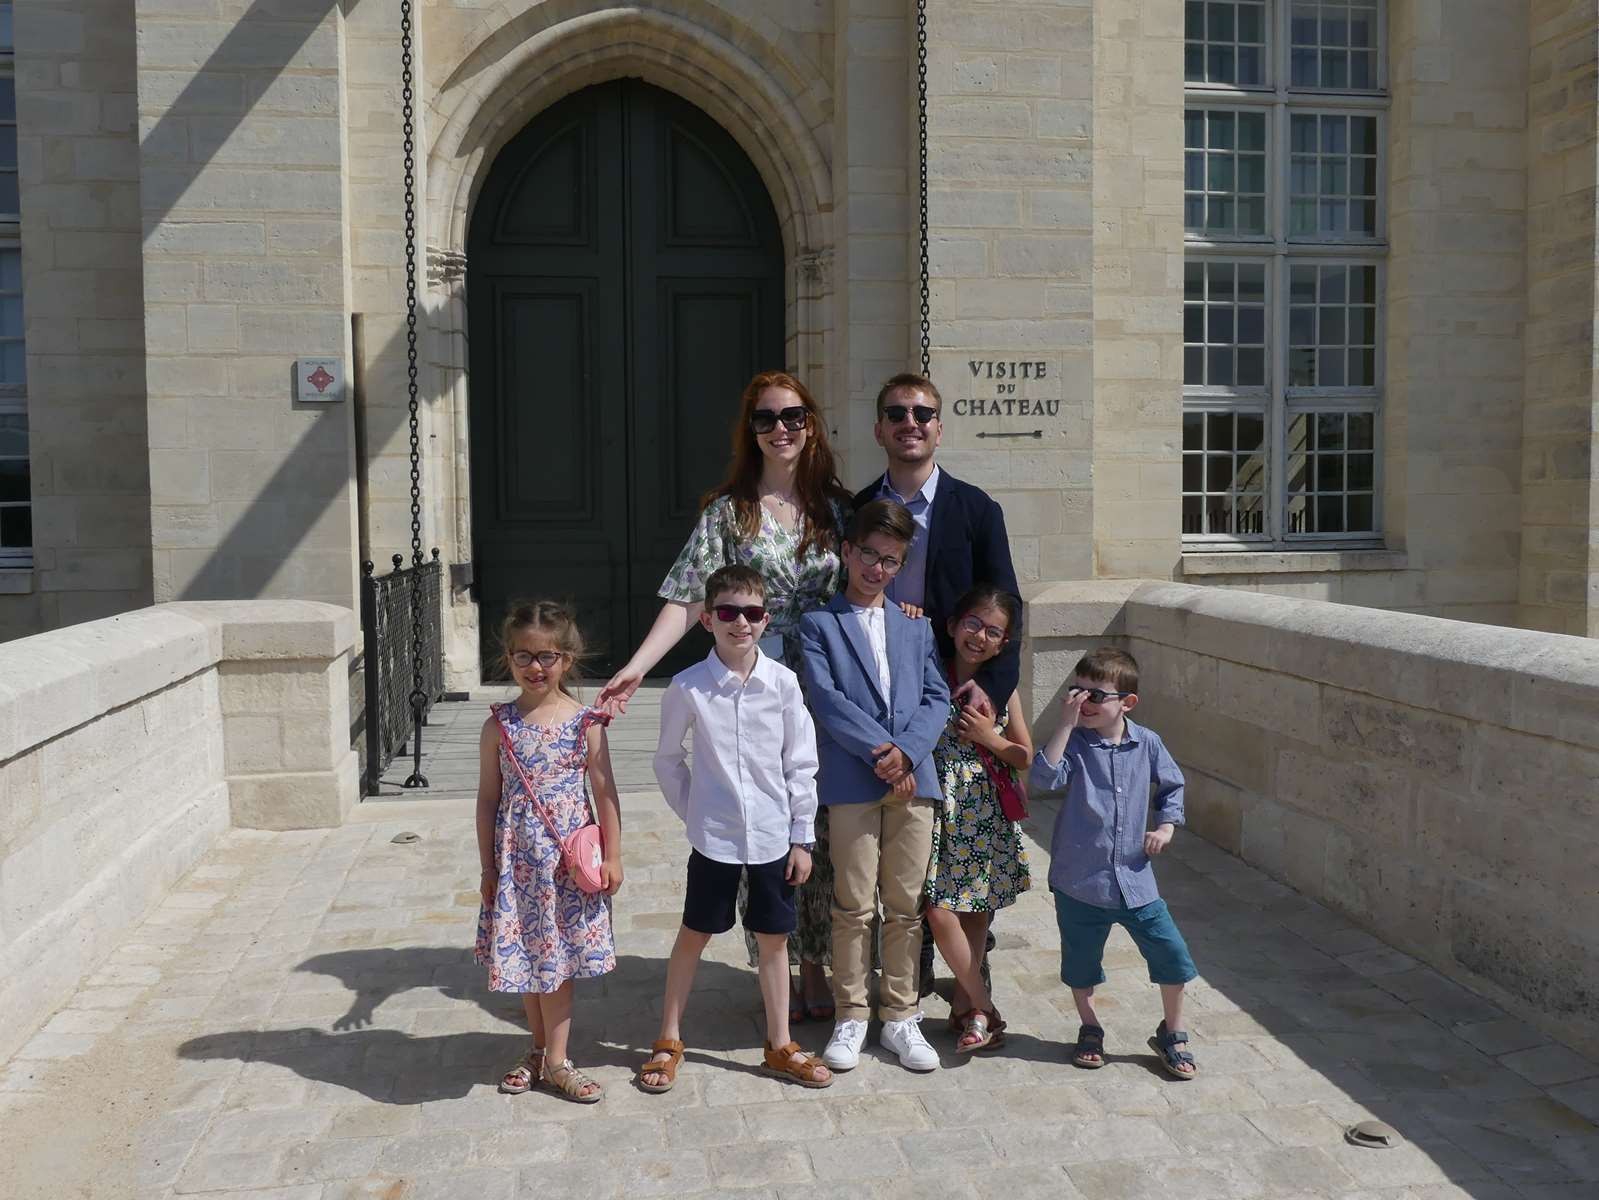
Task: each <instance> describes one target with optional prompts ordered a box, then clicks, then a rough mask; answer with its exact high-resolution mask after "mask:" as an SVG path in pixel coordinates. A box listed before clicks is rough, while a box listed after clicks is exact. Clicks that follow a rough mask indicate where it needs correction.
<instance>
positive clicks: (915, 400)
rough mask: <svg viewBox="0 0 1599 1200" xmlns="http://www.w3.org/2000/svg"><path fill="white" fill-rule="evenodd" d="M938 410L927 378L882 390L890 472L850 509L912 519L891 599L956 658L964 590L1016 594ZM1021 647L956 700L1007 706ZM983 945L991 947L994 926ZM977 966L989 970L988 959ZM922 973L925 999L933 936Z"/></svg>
mask: <svg viewBox="0 0 1599 1200" xmlns="http://www.w3.org/2000/svg"><path fill="white" fill-rule="evenodd" d="M943 412H944V399H943V397H942V396H940V395H939V394H938V388H936V387H935V386H933V381H932V380H931V379H928V378H927V377H926V376H925V375H914V374H904V375H895V376H894V377H893V378H892V379H890V380H888V382H886V383H884V384H883V386H882V387H881V388H879V389H878V391H877V424H876V425H874V426H873V427H872V436H874V437H875V438H876V439H877V444H878V445H879V446H881V447H882V448H883V452H884V453H885V454H886V455H887V456H888V469H887V470H886V471H885V472H884V473H883V474H881V475H879V476H878V477H877V478H876V479H874V480H873V481H872V482H871V483H870V484H868V485H867V486H866V487H865V488H863V489H862V490H861V491H860V492H859V493H858V494H857V495H856V497H855V507H856V508H859V507H860V506H861V505H863V504H865V503H867V502H868V501H870V500H877V499H880V498H883V499H890V500H896V501H898V502H899V503H901V504H903V505H905V507H906V509H907V510H908V511H909V512H910V514H911V517H912V518H913V519H914V520H915V522H916V537H915V539H914V540H913V541H912V543H911V548H910V552H909V554H908V555H907V561H906V563H905V565H904V567H902V568H901V569H900V572H899V574H898V575H897V576H896V577H895V578H894V582H893V583H892V584H891V585H890V587H889V590H888V598H889V599H890V600H894V601H897V602H899V603H902V604H910V605H912V606H913V607H915V608H919V609H921V610H922V611H923V612H924V613H925V614H926V615H927V616H928V618H929V619H931V621H932V623H933V635H934V636H935V637H936V638H937V639H938V653H939V657H940V658H941V659H942V660H944V661H946V662H947V661H949V660H950V659H951V658H953V657H954V654H955V644H954V639H953V638H951V637H950V633H949V618H950V617H951V616H953V615H954V609H955V602H956V601H957V600H959V599H960V598H961V596H963V595H964V594H965V593H966V591H967V589H968V588H970V587H972V586H973V585H974V584H978V583H990V584H993V585H994V586H996V587H1002V588H1004V589H1005V590H1006V591H1008V592H1011V593H1013V594H1014V595H1018V596H1019V595H1021V592H1020V590H1019V589H1018V588H1017V586H1016V568H1015V567H1014V566H1013V565H1012V563H1011V556H1010V538H1009V537H1008V536H1007V535H1006V533H1005V513H1004V511H1003V510H1002V509H1001V508H1000V507H999V505H998V504H996V503H995V502H994V498H993V497H992V496H990V495H989V494H988V493H987V492H985V491H983V489H982V488H980V487H975V486H973V485H972V484H969V483H965V482H963V481H962V480H959V479H956V478H955V477H954V476H953V475H951V474H950V473H949V472H948V471H944V470H942V469H940V467H939V466H938V463H937V461H936V454H937V451H938V444H939V442H940V441H941V440H942V438H943V435H944V425H943ZM1021 646H1022V640H1021V638H1019V637H1012V638H1010V639H1009V641H1007V642H1006V643H1005V648H1004V649H1003V650H1001V651H1000V652H999V653H998V654H997V655H995V656H994V657H993V658H991V659H989V660H988V662H987V663H985V664H984V665H983V667H982V669H981V670H979V671H978V672H977V678H976V679H974V680H973V681H972V682H971V683H968V684H966V685H964V686H963V687H962V688H960V689H959V690H958V691H957V692H956V693H955V695H956V698H957V699H959V700H961V701H962V702H963V703H965V704H970V705H972V706H973V707H975V708H977V709H979V710H981V711H983V712H986V713H989V714H994V713H999V712H1003V711H1004V710H1005V705H1006V704H1008V703H1009V702H1010V697H1011V693H1012V692H1014V691H1015V690H1016V685H1017V683H1018V682H1019V681H1020V679H1021ZM988 942H989V945H990V946H992V945H993V943H994V935H993V933H992V932H990V933H989V935H988ZM983 967H984V970H985V971H986V969H987V967H988V960H987V958H986V957H985V958H984V960H983ZM918 976H919V983H918V990H919V991H920V992H921V994H922V995H924V996H925V995H927V994H928V993H929V992H931V991H932V990H933V939H932V937H931V936H928V937H926V938H925V939H924V940H923V942H922V957H921V967H920V970H919V973H918Z"/></svg>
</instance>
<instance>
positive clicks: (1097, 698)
mask: <svg viewBox="0 0 1599 1200" xmlns="http://www.w3.org/2000/svg"><path fill="white" fill-rule="evenodd" d="M1066 694H1067V695H1068V696H1077V695H1081V696H1083V697H1084V698H1085V699H1087V700H1088V701H1090V702H1091V703H1093V704H1103V703H1105V701H1107V700H1121V699H1123V698H1124V697H1127V696H1131V695H1133V693H1132V692H1107V691H1105V690H1103V689H1102V688H1085V687H1074V688H1067V689H1066Z"/></svg>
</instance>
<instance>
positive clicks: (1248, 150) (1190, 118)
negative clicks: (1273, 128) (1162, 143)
mask: <svg viewBox="0 0 1599 1200" xmlns="http://www.w3.org/2000/svg"><path fill="white" fill-rule="evenodd" d="M1183 128H1184V137H1183V144H1184V152H1183V221H1184V225H1185V226H1186V228H1187V230H1188V232H1190V233H1198V234H1204V235H1206V236H1210V237H1262V236H1264V235H1265V233H1266V114H1265V113H1264V112H1262V111H1243V112H1240V111H1236V110H1233V109H1202V108H1191V109H1188V110H1187V111H1186V112H1185V114H1184V122H1183Z"/></svg>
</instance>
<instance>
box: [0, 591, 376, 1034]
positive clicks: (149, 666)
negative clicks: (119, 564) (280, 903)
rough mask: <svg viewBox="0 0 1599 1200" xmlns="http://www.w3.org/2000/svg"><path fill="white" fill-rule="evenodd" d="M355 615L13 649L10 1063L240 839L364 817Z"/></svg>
mask: <svg viewBox="0 0 1599 1200" xmlns="http://www.w3.org/2000/svg"><path fill="white" fill-rule="evenodd" d="M354 636H355V621H354V618H353V616H352V615H351V614H350V613H349V612H348V611H347V610H344V609H337V608H333V607H331V606H328V605H322V604H308V603H300V602H293V601H276V602H274V601H240V602H236V603H211V604H204V603H201V604H170V605H160V606H157V607H155V608H145V609H140V610H137V611H135V612H130V613H127V614H124V615H122V616H119V617H111V618H106V619H104V620H99V621H92V622H87V623H84V624H80V625H74V626H73V627H71V628H70V629H63V630H58V631H56V632H53V633H46V634H40V635H38V636H35V637H28V638H21V639H18V640H16V641H12V642H8V643H7V644H5V645H4V646H0V1011H3V1012H4V1013H5V1015H6V1017H5V1020H4V1021H3V1022H0V1057H3V1056H5V1055H8V1054H9V1053H10V1052H11V1051H12V1050H14V1049H15V1048H16V1047H17V1046H18V1045H20V1044H21V1043H22V1042H24V1041H26V1040H27V1037H28V1036H29V1034H30V1033H31V1032H32V1029H33V1027H34V1025H36V1024H37V1022H38V1020H40V1019H42V1018H43V1017H44V1016H45V1015H47V1014H48V1013H49V1012H50V1011H51V1010H52V1009H53V1008H54V1007H55V1006H56V1005H57V1004H59V1003H60V1002H61V1000H63V999H64V998H65V997H66V996H67V995H68V994H69V993H70V992H71V991H72V989H73V988H75V987H76V986H77V985H78V983H79V982H80V981H81V980H82V979H83V978H84V977H85V976H86V975H87V974H89V973H90V972H91V971H93V970H94V968H95V967H96V966H97V965H98V964H99V963H100V962H101V961H102V959H103V958H104V957H105V955H106V954H107V953H108V952H109V951H110V950H111V948H112V947H113V946H114V945H115V944H116V942H117V940H118V938H119V937H120V936H121V934H122V933H123V932H124V931H125V930H127V929H128V928H129V927H131V926H132V925H134V924H136V923H137V922H138V921H139V920H140V919H141V918H142V917H143V915H144V914H145V913H146V912H147V911H148V910H149V909H150V908H152V907H153V906H154V905H155V904H156V903H157V902H158V901H159V900H160V899H161V898H162V897H163V896H164V895H165V894H166V892H167V891H168V890H169V889H170V888H171V886H172V885H173V884H174V883H175V882H177V880H178V879H179V878H181V877H182V876H183V875H184V874H185V873H186V872H187V871H188V870H189V868H190V867H192V866H193V865H194V864H195V862H196V861H198V859H199V858H200V857H201V856H202V855H203V854H204V853H205V852H206V851H207V850H208V849H209V848H210V846H211V844H212V843H213V842H214V841H215V839H216V837H217V835H218V834H219V833H220V832H221V831H222V830H224V829H226V828H227V827H228V826H229V825H230V824H232V825H235V826H245V827H251V828H270V829H288V828H310V827H315V826H329V825H337V824H338V823H339V822H340V821H341V820H342V819H343V817H344V815H345V814H346V813H347V812H348V811H349V809H350V807H351V806H352V805H353V804H354V803H355V801H356V798H357V788H356V754H355V752H354V751H353V750H351V748H350V746H349V729H350V719H349V697H348V691H347V686H348V685H347V682H346V681H347V678H348V673H349V653H350V647H351V644H352V642H353V640H354Z"/></svg>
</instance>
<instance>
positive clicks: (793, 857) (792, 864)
mask: <svg viewBox="0 0 1599 1200" xmlns="http://www.w3.org/2000/svg"><path fill="white" fill-rule="evenodd" d="M810 877H811V852H810V851H809V850H807V849H806V848H805V847H804V846H790V847H789V848H788V869H787V870H785V871H784V872H783V879H784V881H785V882H787V883H791V884H793V885H794V886H795V887H799V885H800V884H802V883H804V882H805V881H806V880H807V879H809V878H810Z"/></svg>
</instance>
